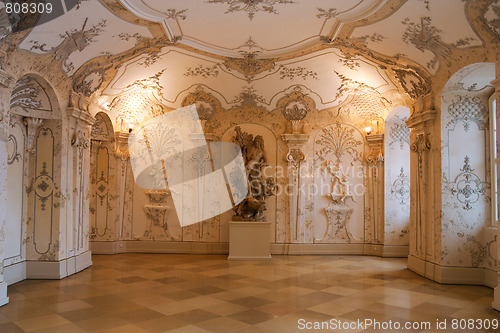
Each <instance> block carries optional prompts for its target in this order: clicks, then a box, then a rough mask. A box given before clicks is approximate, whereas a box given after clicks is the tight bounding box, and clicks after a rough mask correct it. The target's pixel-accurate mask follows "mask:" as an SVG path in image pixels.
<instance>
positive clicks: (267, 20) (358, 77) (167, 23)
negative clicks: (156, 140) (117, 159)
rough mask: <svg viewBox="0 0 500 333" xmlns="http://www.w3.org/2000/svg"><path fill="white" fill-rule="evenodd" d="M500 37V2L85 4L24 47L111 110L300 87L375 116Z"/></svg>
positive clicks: (259, 97)
mask: <svg viewBox="0 0 500 333" xmlns="http://www.w3.org/2000/svg"><path fill="white" fill-rule="evenodd" d="M499 40H500V4H499V2H498V0H466V1H464V0H447V1H443V0H409V1H405V0H350V1H346V0H295V1H289V0H189V1H179V0H99V1H98V0H87V1H85V0H83V1H82V2H81V3H80V4H79V5H78V6H77V7H75V8H74V9H73V10H70V11H68V12H67V13H66V14H64V15H62V16H60V17H58V18H56V19H54V20H52V21H50V22H48V23H44V24H42V25H39V26H37V27H35V28H34V29H32V30H31V31H30V33H29V34H27V36H26V37H25V38H24V40H23V41H22V43H21V44H20V45H19V48H20V49H23V50H26V51H28V52H31V53H34V54H40V55H43V54H45V55H47V54H51V55H52V56H53V58H54V60H55V64H58V65H60V66H62V69H63V70H64V72H65V73H66V74H67V75H68V76H69V77H71V78H72V79H73V82H74V89H75V90H76V91H78V92H79V93H82V94H84V95H86V96H88V97H91V98H93V99H94V101H97V102H98V104H99V105H101V106H102V107H103V108H105V109H108V110H109V112H115V113H116V114H115V117H118V116H119V115H118V113H119V110H116V108H115V110H113V106H116V105H117V104H120V102H121V104H120V105H121V106H122V107H123V103H125V101H126V100H127V98H129V97H130V96H133V95H141V96H143V97H142V98H143V99H144V101H143V102H144V103H146V104H148V103H149V104H161V105H164V106H166V107H171V108H174V107H179V106H181V104H182V103H183V101H184V100H186V99H187V98H188V97H189V96H193V95H195V94H198V95H199V94H201V93H202V94H205V96H211V97H213V98H215V99H216V100H217V101H218V103H220V106H221V107H222V108H225V109H230V108H243V107H257V108H265V109H266V110H268V111H270V112H271V111H273V110H274V109H276V108H277V107H278V104H279V101H280V99H282V98H283V97H285V96H290V94H301V95H302V96H308V97H309V98H310V99H312V100H313V101H314V104H315V108H316V109H318V110H323V109H331V108H336V107H339V106H345V107H346V108H347V109H349V107H353V108H354V109H355V110H354V112H358V114H360V115H364V116H365V117H372V118H374V119H375V118H380V117H383V116H384V115H385V114H387V112H388V110H389V109H390V107H391V105H392V107H395V106H397V105H398V104H402V101H404V100H409V99H414V98H416V97H417V96H418V95H421V94H423V93H426V92H427V91H428V90H429V89H430V86H431V83H430V82H431V77H432V76H433V75H436V73H438V72H439V71H440V70H441V69H442V68H443V67H446V66H449V65H450V62H453V61H455V59H456V58H457V57H461V56H463V52H464V51H467V50H480V49H484V48H485V47H490V46H491V45H492V44H491V43H498V41H499ZM497 45H498V44H497ZM115 120H116V119H115Z"/></svg>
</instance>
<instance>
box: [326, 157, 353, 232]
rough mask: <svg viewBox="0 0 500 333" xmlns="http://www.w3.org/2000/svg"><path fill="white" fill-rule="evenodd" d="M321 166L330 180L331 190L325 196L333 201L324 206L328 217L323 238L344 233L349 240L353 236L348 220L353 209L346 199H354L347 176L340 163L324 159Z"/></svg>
mask: <svg viewBox="0 0 500 333" xmlns="http://www.w3.org/2000/svg"><path fill="white" fill-rule="evenodd" d="M322 167H323V170H324V171H325V172H327V173H328V175H329V176H330V180H331V181H332V187H331V192H330V193H328V194H327V195H326V196H327V197H328V198H330V199H332V201H333V202H330V204H329V205H328V206H327V207H325V212H326V216H327V217H328V227H327V230H326V233H325V237H324V238H327V237H331V236H332V234H334V235H335V236H339V235H341V233H345V237H347V240H348V241H349V242H351V241H352V240H353V239H354V237H353V235H352V233H351V231H350V230H349V220H350V218H351V215H352V212H353V210H354V209H353V208H352V207H350V206H348V205H347V204H346V203H347V202H346V201H347V199H348V198H350V199H351V200H352V201H354V202H355V200H354V197H353V195H352V192H351V188H350V185H349V182H348V180H347V176H346V175H345V174H344V172H343V171H342V167H341V165H340V163H334V162H333V161H325V162H324V163H323V165H322ZM334 230H335V231H334ZM341 236H342V235H341ZM342 237H343V236H342Z"/></svg>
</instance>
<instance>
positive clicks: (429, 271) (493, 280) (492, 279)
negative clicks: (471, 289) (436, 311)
mask: <svg viewBox="0 0 500 333" xmlns="http://www.w3.org/2000/svg"><path fill="white" fill-rule="evenodd" d="M408 269H410V270H412V271H414V272H415V273H417V274H419V275H422V276H424V277H426V278H428V279H430V280H433V281H436V282H439V283H443V284H471V285H482V286H487V287H490V288H495V287H496V286H497V285H498V272H495V271H492V270H490V269H486V268H477V267H450V266H441V265H437V264H435V263H432V262H429V261H425V260H423V259H420V258H417V257H415V256H412V255H410V256H408Z"/></svg>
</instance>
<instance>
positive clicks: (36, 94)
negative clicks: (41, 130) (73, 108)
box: [9, 73, 64, 119]
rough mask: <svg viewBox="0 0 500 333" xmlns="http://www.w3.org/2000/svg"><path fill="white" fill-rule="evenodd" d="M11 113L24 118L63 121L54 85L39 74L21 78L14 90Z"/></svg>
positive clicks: (10, 102)
mask: <svg viewBox="0 0 500 333" xmlns="http://www.w3.org/2000/svg"><path fill="white" fill-rule="evenodd" d="M9 105H10V112H11V113H14V114H18V115H20V116H24V117H35V118H41V119H63V118H64V117H63V113H62V110H61V108H60V107H59V105H60V104H59V100H58V98H57V95H56V93H55V91H54V89H53V88H52V85H51V84H50V83H49V82H48V81H47V80H45V79H44V78H42V77H41V76H40V75H39V74H34V73H28V74H25V75H23V76H21V77H20V78H19V79H18V80H17V81H16V83H15V84H14V86H13V88H12V93H11V96H10V101H9Z"/></svg>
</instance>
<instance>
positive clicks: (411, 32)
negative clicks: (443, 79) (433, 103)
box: [402, 17, 473, 69]
mask: <svg viewBox="0 0 500 333" xmlns="http://www.w3.org/2000/svg"><path fill="white" fill-rule="evenodd" d="M403 24H404V25H405V26H406V30H405V32H404V33H403V36H402V38H403V41H404V42H405V43H406V44H413V46H415V47H416V48H417V49H418V50H420V51H421V52H425V51H431V52H432V53H433V54H434V59H432V60H431V61H429V62H428V63H427V68H429V69H435V68H436V64H437V63H438V61H439V60H440V59H441V60H443V59H450V55H451V52H452V49H453V48H455V47H458V46H464V45H469V44H470V42H471V41H472V40H473V38H471V37H467V38H464V39H459V40H457V41H456V42H454V43H452V44H448V43H445V42H444V41H443V39H442V38H441V34H442V31H441V30H440V29H438V28H436V27H435V26H434V25H432V20H431V18H430V17H422V18H421V19H420V23H414V22H411V21H410V19H409V18H406V19H404V21H403Z"/></svg>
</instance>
